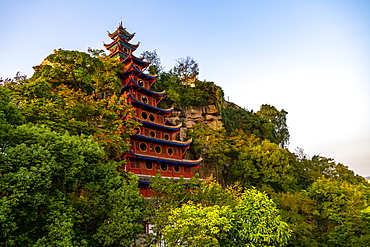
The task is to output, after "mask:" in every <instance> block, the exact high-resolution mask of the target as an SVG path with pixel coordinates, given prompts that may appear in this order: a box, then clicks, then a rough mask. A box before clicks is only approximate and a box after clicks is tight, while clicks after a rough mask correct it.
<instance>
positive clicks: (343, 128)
mask: <svg viewBox="0 0 370 247" xmlns="http://www.w3.org/2000/svg"><path fill="white" fill-rule="evenodd" d="M0 9H1V14H0V77H2V78H3V79H4V78H13V77H14V76H15V75H16V73H17V72H18V71H20V73H21V74H22V75H27V76H28V77H30V76H32V74H33V69H32V66H35V65H38V64H40V63H41V62H42V61H43V59H44V58H45V57H46V56H48V55H49V54H51V53H52V52H53V50H54V49H59V48H61V49H65V50H78V51H87V49H88V48H89V47H91V48H94V49H104V46H103V43H104V42H105V43H107V44H108V43H110V42H111V40H110V39H109V37H108V36H107V31H109V32H114V31H115V30H116V28H117V26H118V24H119V23H120V22H121V21H122V22H123V25H124V26H125V27H126V28H127V30H128V31H129V32H131V33H136V35H135V37H134V39H133V40H132V42H133V43H137V42H140V46H139V48H138V50H137V51H136V53H135V54H136V55H140V53H141V52H142V51H146V50H148V51H153V50H156V51H157V54H158V55H159V56H160V58H161V61H162V65H163V66H164V67H165V70H169V69H171V68H173V66H174V65H175V64H176V59H178V58H184V57H187V56H190V57H193V58H194V59H195V60H196V61H197V62H198V64H199V67H200V74H199V79H200V80H207V81H213V82H215V83H216V85H219V86H221V87H222V89H223V90H224V92H225V98H226V100H229V101H231V102H234V103H236V104H237V105H239V106H241V107H244V108H246V109H248V110H254V111H258V110H259V107H260V106H261V105H262V104H270V105H273V106H275V107H276V108H277V109H278V110H281V109H284V110H286V111H287V112H288V115H287V118H288V121H287V124H288V127H289V132H290V145H289V149H290V150H291V151H292V152H294V151H295V150H296V149H297V148H298V147H299V148H302V149H304V151H305V153H307V154H308V155H309V156H311V157H312V156H313V155H322V156H324V157H328V158H333V159H334V160H335V161H336V162H338V163H343V164H345V165H347V166H348V167H349V168H350V169H351V170H353V171H354V172H355V173H356V174H359V175H362V176H370V69H369V68H370V45H369V44H370V14H369V13H370V1H360V0H347V1H343V0H336V1H334V0H310V1H303V0H294V1H293V0H292V1H290V0H274V1H273V0H260V1H250V0H228V1H226V0H224V1H221V0H197V1H195V0H186V1H185V0H183V1H180V0H178V1H173V0H172V1H171V0H157V1H153V0H142V1H131V0H119V1H118V0H110V1H101V0H95V1H90V0H79V1H76V0H63V1H58V0H54V1H50V0H48V1H46V0H33V1H27V0H0Z"/></svg>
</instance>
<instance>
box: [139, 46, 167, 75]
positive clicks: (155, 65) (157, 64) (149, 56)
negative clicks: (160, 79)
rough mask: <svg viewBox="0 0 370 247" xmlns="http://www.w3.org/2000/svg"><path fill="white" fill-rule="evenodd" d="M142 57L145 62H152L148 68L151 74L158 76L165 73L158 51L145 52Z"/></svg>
mask: <svg viewBox="0 0 370 247" xmlns="http://www.w3.org/2000/svg"><path fill="white" fill-rule="evenodd" d="M140 55H141V56H142V58H143V59H144V60H146V61H148V62H150V66H149V68H148V71H149V74H151V75H158V74H159V73H160V72H162V71H163V67H162V65H161V58H160V57H159V56H158V54H157V51H156V50H154V51H143V52H142V53H141V54H140Z"/></svg>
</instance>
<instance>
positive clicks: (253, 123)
mask: <svg viewBox="0 0 370 247" xmlns="http://www.w3.org/2000/svg"><path fill="white" fill-rule="evenodd" d="M286 114H288V113H287V112H286V111H284V110H281V111H278V110H276V108H275V107H273V106H270V105H262V106H261V109H260V111H258V112H257V113H254V112H253V111H248V110H245V109H243V108H240V107H238V106H237V105H235V104H233V103H230V102H228V103H227V104H226V106H225V108H224V109H223V115H222V119H223V122H224V125H225V128H226V130H227V131H228V132H232V131H234V130H235V129H241V130H243V131H244V133H245V134H247V135H249V136H251V135H254V136H256V137H257V138H259V139H261V140H265V139H267V140H269V141H270V142H273V143H276V144H279V146H280V147H282V148H285V147H286V146H287V145H288V143H289V131H288V127H287V125H286Z"/></svg>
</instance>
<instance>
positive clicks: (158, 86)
mask: <svg viewBox="0 0 370 247" xmlns="http://www.w3.org/2000/svg"><path fill="white" fill-rule="evenodd" d="M192 83H194V87H191V86H190V85H184V84H183V83H181V78H179V77H178V75H176V74H174V73H173V72H171V71H170V72H162V73H160V75H159V78H158V80H157V81H156V83H155V84H154V86H153V87H152V89H153V90H155V91H164V90H165V91H166V94H165V97H164V101H162V104H161V106H162V107H163V108H168V107H170V106H172V105H174V106H176V107H189V106H206V105H216V106H217V108H218V109H219V110H221V107H222V105H223V91H222V89H221V88H220V87H218V86H216V85H215V84H214V83H213V82H207V81H199V80H194V81H192Z"/></svg>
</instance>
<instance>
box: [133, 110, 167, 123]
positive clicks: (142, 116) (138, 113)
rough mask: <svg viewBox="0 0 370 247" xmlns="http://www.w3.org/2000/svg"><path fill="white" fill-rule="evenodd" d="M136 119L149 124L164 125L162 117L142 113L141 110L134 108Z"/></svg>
mask: <svg viewBox="0 0 370 247" xmlns="http://www.w3.org/2000/svg"><path fill="white" fill-rule="evenodd" d="M136 117H137V118H138V119H140V120H143V121H146V122H151V123H154V124H160V125H163V124H165V119H164V116H161V115H157V114H154V113H151V112H148V111H144V110H142V109H139V108H136Z"/></svg>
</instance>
